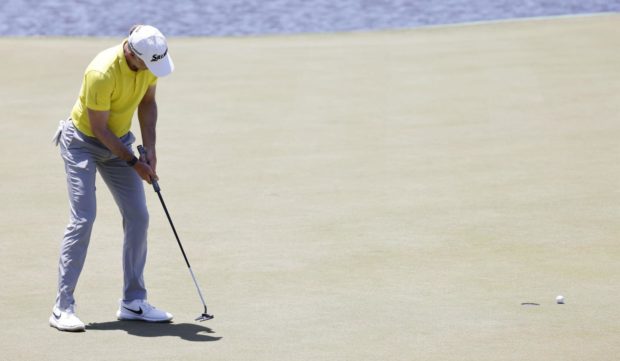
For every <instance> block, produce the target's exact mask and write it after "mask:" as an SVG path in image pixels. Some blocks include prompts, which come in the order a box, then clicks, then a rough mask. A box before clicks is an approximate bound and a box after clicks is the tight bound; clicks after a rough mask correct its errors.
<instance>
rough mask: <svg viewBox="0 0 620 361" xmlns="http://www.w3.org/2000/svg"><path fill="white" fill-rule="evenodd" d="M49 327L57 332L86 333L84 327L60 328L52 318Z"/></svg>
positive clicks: (51, 317)
mask: <svg viewBox="0 0 620 361" xmlns="http://www.w3.org/2000/svg"><path fill="white" fill-rule="evenodd" d="M50 327H53V328H55V329H57V330H58V331H64V332H84V331H86V327H84V326H76V327H62V326H60V325H59V324H58V323H57V322H56V320H55V319H54V317H53V316H50Z"/></svg>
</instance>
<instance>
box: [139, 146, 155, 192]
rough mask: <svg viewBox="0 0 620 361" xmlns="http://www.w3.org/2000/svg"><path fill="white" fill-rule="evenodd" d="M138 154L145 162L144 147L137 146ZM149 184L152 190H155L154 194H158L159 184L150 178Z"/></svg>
mask: <svg viewBox="0 0 620 361" xmlns="http://www.w3.org/2000/svg"><path fill="white" fill-rule="evenodd" d="M138 153H140V156H143V157H144V159H145V160H146V149H144V147H143V146H142V145H139V146H138ZM148 162H149V161H148V160H147V161H146V163H147V164H148ZM151 184H152V185H153V189H154V190H155V192H159V191H160V188H159V183H157V181H156V180H154V179H153V178H151Z"/></svg>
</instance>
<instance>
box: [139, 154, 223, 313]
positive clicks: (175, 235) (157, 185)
mask: <svg viewBox="0 0 620 361" xmlns="http://www.w3.org/2000/svg"><path fill="white" fill-rule="evenodd" d="M138 152H139V153H140V155H141V156H143V157H144V159H145V160H146V149H144V147H143V146H141V145H139V146H138ZM151 184H152V185H153V190H155V193H157V196H158V197H159V200H160V201H161V205H162V206H163V207H164V212H166V217H168V222H170V226H171V227H172V233H174V237H175V238H176V239H177V243H178V244H179V248H181V253H182V254H183V258H184V259H185V263H186V264H187V269H189V274H190V275H192V280H194V285H196V290H198V296H200V301H202V305H203V306H204V308H205V311H204V312H203V313H202V314H201V315H200V316H198V317H196V321H200V322H202V321H208V320H210V319H212V318H213V317H214V316H213V315H210V314H209V313H208V312H207V303H206V302H205V298H204V297H203V296H202V292H201V291H200V287H198V282H196V276H194V272H193V271H192V266H190V265H189V260H188V259H187V255H186V254H185V250H184V249H183V245H182V244H181V240H180V239H179V235H178V234H177V230H176V229H175V228H174V223H172V218H170V213H168V208H167V207H166V203H164V198H163V197H162V196H161V189H160V188H159V184H158V183H157V181H156V180H154V179H151Z"/></svg>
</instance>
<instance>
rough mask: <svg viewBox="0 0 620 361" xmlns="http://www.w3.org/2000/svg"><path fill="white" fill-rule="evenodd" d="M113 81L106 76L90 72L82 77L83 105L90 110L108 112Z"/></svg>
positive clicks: (93, 71)
mask: <svg viewBox="0 0 620 361" xmlns="http://www.w3.org/2000/svg"><path fill="white" fill-rule="evenodd" d="M113 89H114V80H113V79H111V78H110V77H109V76H106V74H104V73H101V72H98V71H95V70H91V71H89V72H87V73H86V75H84V95H85V99H84V100H85V103H86V104H85V105H86V107H87V108H89V109H92V110H99V111H103V110H110V102H111V97H112V91H113Z"/></svg>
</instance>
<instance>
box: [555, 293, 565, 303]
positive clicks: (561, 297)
mask: <svg viewBox="0 0 620 361" xmlns="http://www.w3.org/2000/svg"><path fill="white" fill-rule="evenodd" d="M555 302H556V303H557V304H558V305H563V304H564V296H562V295H559V296H558V297H556V298H555Z"/></svg>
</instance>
